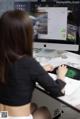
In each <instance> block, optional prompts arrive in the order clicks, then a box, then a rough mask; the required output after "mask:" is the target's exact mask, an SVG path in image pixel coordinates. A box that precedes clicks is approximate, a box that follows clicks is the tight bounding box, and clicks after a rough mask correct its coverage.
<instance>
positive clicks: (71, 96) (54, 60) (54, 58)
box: [33, 49, 80, 112]
mask: <svg viewBox="0 0 80 119" xmlns="http://www.w3.org/2000/svg"><path fill="white" fill-rule="evenodd" d="M44 51H45V50H41V49H39V50H34V51H33V56H34V58H35V59H36V60H37V61H38V62H40V64H41V65H42V66H43V65H44V64H51V65H53V66H55V67H58V66H60V65H62V64H66V65H67V66H68V72H67V74H66V75H67V77H66V78H65V81H66V83H67V85H66V87H65V88H66V94H65V95H64V96H60V97H58V98H57V100H59V101H60V102H62V103H63V104H65V105H67V106H69V107H71V108H72V109H74V110H76V111H78V112H80V106H78V105H80V81H79V77H80V55H78V54H75V53H71V52H67V51H57V50H53V51H51V52H44ZM50 74H51V77H52V78H53V79H54V78H55V77H56V75H55V74H53V73H50ZM69 77H70V78H69ZM73 77H74V78H75V77H76V79H78V80H74V79H73ZM55 79H56V78H55ZM37 87H38V89H39V90H41V91H43V92H44V93H47V92H46V91H45V90H44V89H43V88H42V87H39V86H38V85H37ZM67 89H68V90H67ZM47 94H48V93H47ZM48 95H49V94H48Z"/></svg>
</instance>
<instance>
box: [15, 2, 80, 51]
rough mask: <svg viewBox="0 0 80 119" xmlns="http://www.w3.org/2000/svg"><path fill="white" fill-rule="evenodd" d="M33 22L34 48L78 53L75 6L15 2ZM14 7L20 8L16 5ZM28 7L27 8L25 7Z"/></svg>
mask: <svg viewBox="0 0 80 119" xmlns="http://www.w3.org/2000/svg"><path fill="white" fill-rule="evenodd" d="M17 3H18V4H22V5H23V6H25V7H24V8H21V9H22V10H27V11H28V12H29V13H30V17H31V19H32V21H33V28H34V48H45V49H46V48H47V49H57V50H69V51H78V49H79V45H78V43H79V41H78V40H79V39H78V37H77V36H78V35H77V32H78V24H77V23H78V22H77V15H76V14H75V13H76V11H77V10H76V9H78V6H77V4H76V5H72V4H71V3H66V2H65V1H64V4H63V3H62V2H60V1H59V2H58V1H56V2H55V3H54V2H48V3H46V2H41V3H40V4H39V3H38V2H24V3H23V2H17ZM17 3H16V4H15V5H16V6H19V7H20V6H22V5H17ZM27 6H28V7H27ZM19 9H20V8H19Z"/></svg>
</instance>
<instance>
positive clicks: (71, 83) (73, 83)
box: [49, 73, 80, 96]
mask: <svg viewBox="0 0 80 119" xmlns="http://www.w3.org/2000/svg"><path fill="white" fill-rule="evenodd" d="M49 75H50V76H51V77H52V78H53V79H54V80H56V75H55V74H51V73H49ZM64 81H65V82H66V86H65V88H64V90H65V95H67V96H69V95H71V94H72V93H74V92H75V91H76V90H78V88H80V81H79V80H75V79H72V78H68V77H65V79H64Z"/></svg>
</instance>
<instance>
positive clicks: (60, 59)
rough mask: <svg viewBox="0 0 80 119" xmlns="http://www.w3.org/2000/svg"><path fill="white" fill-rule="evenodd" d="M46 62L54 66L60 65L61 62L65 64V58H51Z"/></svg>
mask: <svg viewBox="0 0 80 119" xmlns="http://www.w3.org/2000/svg"><path fill="white" fill-rule="evenodd" d="M48 64H51V65H53V66H54V67H57V66H60V65H62V64H67V60H65V59H62V58H61V57H57V58H52V59H51V60H49V61H48Z"/></svg>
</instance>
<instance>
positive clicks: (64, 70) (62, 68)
mask: <svg viewBox="0 0 80 119" xmlns="http://www.w3.org/2000/svg"><path fill="white" fill-rule="evenodd" d="M67 71H68V68H67V66H66V65H61V66H59V67H58V69H57V79H61V80H64V78H65V75H66V73H67Z"/></svg>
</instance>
